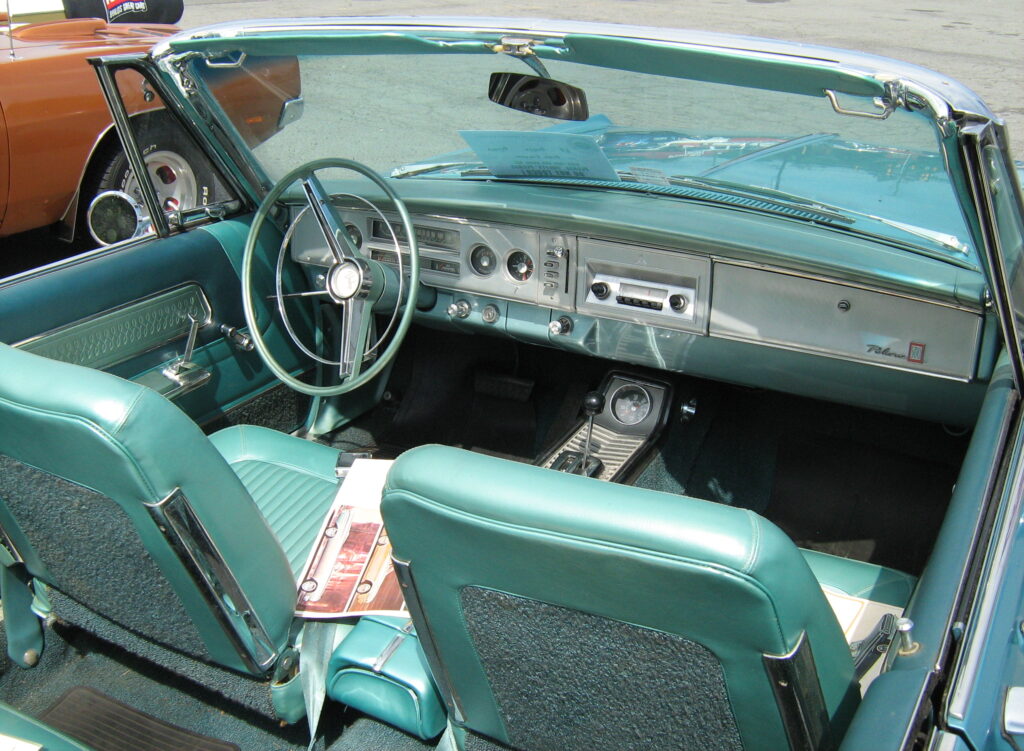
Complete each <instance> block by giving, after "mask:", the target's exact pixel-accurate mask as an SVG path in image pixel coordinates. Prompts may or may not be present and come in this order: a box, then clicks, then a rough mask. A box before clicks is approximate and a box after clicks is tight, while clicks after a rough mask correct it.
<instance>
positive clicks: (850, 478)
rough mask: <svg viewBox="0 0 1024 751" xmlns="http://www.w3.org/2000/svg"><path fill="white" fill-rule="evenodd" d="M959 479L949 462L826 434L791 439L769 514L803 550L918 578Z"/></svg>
mask: <svg viewBox="0 0 1024 751" xmlns="http://www.w3.org/2000/svg"><path fill="white" fill-rule="evenodd" d="M955 480H956V469H955V468H954V467H951V466H949V465H947V464H940V463H937V462H932V461H928V460H926V459H923V458H917V457H913V456H907V455H906V454H900V453H895V452H892V451H883V450H880V449H879V448H877V447H875V446H870V445H867V444H861V443H856V442H853V441H846V440H840V439H836V438H833V437H829V436H825V435H816V434H809V435H803V436H800V437H795V436H794V437H788V438H784V439H783V440H782V441H780V443H779V449H778V463H777V465H776V472H775V484H774V487H773V490H772V497H771V502H770V503H769V505H768V508H767V509H766V511H765V515H766V516H767V517H768V518H769V519H771V520H772V521H773V522H775V523H776V524H778V525H779V526H780V527H781V528H782V529H783V530H785V532H786V533H787V534H788V535H789V536H790V537H792V538H793V540H794V541H795V542H796V544H797V545H799V546H801V547H804V548H810V549H812V550H818V551H820V552H823V553H831V554H832V555H838V556H842V557H844V558H854V559H857V560H861V561H870V562H871V563H877V564H879V565H882V566H890V567H892V568H895V569H899V570H900V571H907V572H911V573H915V574H916V573H919V572H920V571H921V570H922V569H923V568H924V564H925V562H926V560H927V557H928V554H929V552H931V546H932V541H933V540H934V539H935V537H936V535H937V534H938V531H939V527H940V525H941V524H942V519H943V516H944V515H945V513H946V504H947V503H948V500H949V497H950V495H951V493H952V488H953V483H954V482H955Z"/></svg>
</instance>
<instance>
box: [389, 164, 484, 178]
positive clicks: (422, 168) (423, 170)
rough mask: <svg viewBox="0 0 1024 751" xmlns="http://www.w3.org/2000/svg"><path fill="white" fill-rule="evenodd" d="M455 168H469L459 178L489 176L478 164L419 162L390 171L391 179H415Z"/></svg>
mask: <svg viewBox="0 0 1024 751" xmlns="http://www.w3.org/2000/svg"><path fill="white" fill-rule="evenodd" d="M455 167H468V168H469V169H467V170H463V171H461V172H460V173H459V176H460V177H461V176H462V175H489V174H491V173H490V171H489V170H488V169H487V168H486V167H484V166H483V165H482V164H480V162H420V163H418V164H405V165H402V166H401V167H395V168H394V169H393V170H391V177H415V176H416V175H426V174H429V173H431V172H440V171H441V170H446V169H453V168H455Z"/></svg>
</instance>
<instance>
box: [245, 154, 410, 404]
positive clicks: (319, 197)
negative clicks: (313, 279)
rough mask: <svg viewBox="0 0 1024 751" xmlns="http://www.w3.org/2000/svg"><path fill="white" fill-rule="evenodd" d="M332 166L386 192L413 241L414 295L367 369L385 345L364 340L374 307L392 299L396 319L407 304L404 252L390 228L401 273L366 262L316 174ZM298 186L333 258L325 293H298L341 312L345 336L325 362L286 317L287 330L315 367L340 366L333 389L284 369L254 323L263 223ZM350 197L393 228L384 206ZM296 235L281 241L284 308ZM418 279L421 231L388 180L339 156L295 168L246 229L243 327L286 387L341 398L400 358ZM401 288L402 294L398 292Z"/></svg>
mask: <svg viewBox="0 0 1024 751" xmlns="http://www.w3.org/2000/svg"><path fill="white" fill-rule="evenodd" d="M331 167H337V168H342V169H348V170H351V171H352V172H356V173H358V174H360V175H363V176H364V177H366V178H368V179H369V180H371V181H372V182H373V183H375V184H376V185H377V187H379V188H380V189H381V190H382V191H384V193H385V194H386V195H387V197H388V198H389V199H390V200H391V202H392V204H393V205H394V208H395V210H396V211H398V214H399V216H400V217H401V219H402V226H403V228H404V230H405V238H406V241H407V242H408V243H409V270H410V273H409V279H408V284H407V286H408V289H409V292H408V296H407V298H406V302H405V309H404V310H403V311H402V314H401V317H400V319H399V321H398V327H397V328H396V329H395V332H394V336H392V338H391V341H390V342H388V344H387V346H386V347H385V348H384V350H383V351H382V352H380V353H379V354H378V355H377V359H376V360H375V361H374V362H373V364H372V365H370V367H369V368H367V369H365V370H363V362H364V360H365V358H366V356H367V354H369V353H370V352H372V351H373V350H375V349H376V348H377V346H378V345H379V344H380V341H379V340H378V342H377V343H376V344H374V345H373V346H372V347H370V346H369V342H368V341H367V339H368V337H369V331H370V323H371V322H372V320H373V308H374V306H375V305H379V304H381V305H389V304H391V302H392V296H393V305H394V311H395V314H396V315H397V312H398V310H399V308H400V306H401V304H402V300H401V288H402V286H405V284H404V283H403V280H402V267H401V259H402V256H403V255H404V254H403V253H401V252H400V248H399V247H398V238H397V237H395V234H394V231H393V230H392V239H393V240H394V243H395V254H396V256H397V258H398V261H399V267H398V268H399V272H398V275H397V276H395V274H394V272H393V271H392V270H390V269H389V268H387V267H385V266H384V265H383V264H381V263H379V262H377V261H374V260H372V259H370V258H367V257H365V256H363V255H362V254H361V253H360V252H359V250H358V249H357V248H356V246H355V244H354V243H353V242H352V240H351V238H350V237H349V235H348V232H347V231H346V230H345V227H344V225H343V224H342V223H341V222H340V221H338V217H337V215H336V214H335V213H334V209H333V208H332V207H331V203H330V194H329V193H328V192H327V191H326V190H325V189H324V186H323V185H322V184H321V182H320V180H319V179H318V178H317V176H316V172H317V171H318V170H322V169H328V168H331ZM296 182H300V183H301V184H302V190H303V192H304V193H305V195H306V201H307V202H308V204H309V205H308V207H307V208H306V209H303V212H302V213H305V212H307V211H309V212H311V213H312V214H313V216H314V217H315V218H316V222H317V225H318V226H319V227H320V231H321V232H322V233H323V236H324V239H325V240H326V241H327V246H328V247H329V248H330V250H331V256H332V262H331V266H330V268H329V269H328V270H327V273H326V279H325V289H324V290H322V291H320V290H317V291H312V292H304V293H299V295H298V296H302V297H305V296H313V295H324V296H326V297H328V298H329V299H330V300H331V301H332V302H334V303H335V304H336V305H338V306H339V307H341V308H342V323H341V335H340V342H339V346H338V352H339V359H338V360H336V361H331V360H326V359H324V358H321V357H319V356H318V355H316V354H314V353H312V352H310V351H309V350H308V349H307V348H306V347H305V346H303V345H302V343H301V342H299V341H298V339H297V338H296V337H295V335H294V333H293V332H292V331H291V325H290V323H288V319H287V317H285V319H284V323H285V327H286V328H287V329H288V333H289V335H291V336H292V339H293V340H294V341H295V343H296V344H297V345H298V346H299V348H300V349H301V350H302V351H303V352H304V353H306V354H307V355H309V356H310V357H312V358H313V359H315V360H317V361H318V362H321V363H326V364H328V365H337V366H338V374H339V377H340V378H341V382H340V383H337V384H335V385H329V386H316V385H312V384H308V383H303V382H302V381H300V380H299V379H298V378H296V377H295V376H293V375H292V374H291V373H289V372H288V371H287V370H285V368H283V367H281V364H280V363H279V362H278V361H277V359H276V358H275V357H274V355H273V353H272V352H271V351H270V347H268V346H267V342H266V340H265V339H264V337H263V333H262V332H261V331H260V327H259V325H258V321H257V318H256V307H255V305H254V304H253V266H254V264H253V259H254V255H255V252H256V246H257V244H258V239H259V236H260V231H261V230H262V229H263V224H264V222H265V221H266V219H267V216H268V215H269V213H270V212H271V210H273V208H274V207H275V205H276V204H277V200H278V199H279V198H280V197H281V196H282V195H283V194H284V192H285V191H286V190H287V189H288V188H290V187H291V186H292V185H293V184H294V183H296ZM353 197H354V198H356V199H357V200H360V201H362V202H363V203H366V204H368V205H369V206H370V208H371V209H372V210H373V211H375V212H376V213H377V214H378V216H380V217H381V219H382V220H383V221H384V225H385V226H386V227H390V226H391V223H390V222H388V221H387V220H386V219H385V218H384V215H383V213H381V211H380V209H378V208H377V206H376V205H374V204H373V203H372V202H370V201H368V200H366V199H365V198H362V197H360V196H353ZM297 222H298V216H296V219H295V222H293V224H292V228H294V226H295V223H297ZM291 234H292V229H291V228H289V231H288V233H287V234H286V235H285V238H284V240H283V241H282V243H281V250H280V255H279V258H278V263H277V270H276V274H275V276H276V279H275V286H276V289H277V297H278V302H279V303H280V302H281V298H282V297H283V296H284V295H282V293H281V269H282V261H283V258H284V253H285V248H286V246H287V245H288V242H289V240H290V238H291ZM419 278H420V263H419V250H418V248H417V247H416V232H415V230H414V228H413V224H412V219H411V218H410V216H409V212H408V210H407V209H406V207H405V203H403V201H402V199H401V198H399V197H398V194H396V193H395V191H394V189H393V188H391V186H390V185H388V184H387V182H386V181H385V180H384V178H383V177H381V176H380V175H379V174H378V173H377V172H375V171H374V170H372V169H370V168H369V167H367V166H366V165H364V164H361V163H359V162H356V161H353V160H351V159H339V158H330V159H317V160H315V161H312V162H307V163H306V164H303V165H302V166H301V167H297V168H296V169H293V170H292V171H291V172H289V173H288V174H287V175H285V176H284V177H282V178H281V179H280V180H278V181H277V182H276V183H275V184H274V187H273V188H271V190H270V192H269V193H267V195H266V197H265V198H264V199H263V202H262V203H261V204H260V207H259V209H257V210H256V215H255V217H253V220H252V226H251V227H250V228H249V236H248V237H247V238H246V241H245V254H244V256H243V257H242V307H243V309H244V311H245V323H246V325H247V326H248V327H249V336H251V337H252V342H253V344H254V345H255V348H256V352H257V353H258V354H259V356H260V358H261V359H262V360H263V362H264V363H265V364H266V366H267V367H268V368H270V370H271V372H272V373H273V374H274V375H276V376H277V377H278V378H279V379H280V380H281V381H282V382H283V383H285V384H287V385H288V386H290V387H291V388H293V389H295V390H296V391H301V392H302V393H304V394H310V395H311V396H336V395H338V394H344V393H346V392H349V391H352V390H353V389H357V388H359V387H360V386H362V385H364V384H366V383H367V382H368V381H370V380H371V379H372V378H374V377H375V376H376V375H377V374H379V373H380V372H381V371H382V370H383V369H384V368H385V367H386V366H387V365H388V363H389V362H391V360H393V359H394V357H395V355H396V354H398V348H399V347H400V346H401V344H402V340H403V339H404V338H405V334H406V332H407V331H408V330H409V325H410V324H411V323H412V315H413V312H414V311H415V310H416V296H417V290H418V288H419ZM396 286H397V287H398V289H397V290H395V289H393V288H394V287H396ZM279 307H280V309H281V310H282V312H283V309H284V308H283V305H279ZM393 322H394V316H392V323H393ZM388 328H389V330H390V328H391V327H390V326H389V327H388ZM386 335H387V331H385V333H384V336H386ZM383 338H384V337H383V336H382V337H381V339H383Z"/></svg>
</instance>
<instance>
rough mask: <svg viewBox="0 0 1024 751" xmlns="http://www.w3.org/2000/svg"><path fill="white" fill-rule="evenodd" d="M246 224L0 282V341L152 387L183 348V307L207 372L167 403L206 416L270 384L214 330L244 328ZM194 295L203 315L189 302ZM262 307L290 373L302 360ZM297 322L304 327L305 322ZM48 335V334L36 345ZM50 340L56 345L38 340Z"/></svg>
mask: <svg viewBox="0 0 1024 751" xmlns="http://www.w3.org/2000/svg"><path fill="white" fill-rule="evenodd" d="M247 229H248V221H247V220H237V219H235V220H229V221H226V222H221V223H220V224H219V225H213V226H210V227H209V228H195V229H193V230H192V231H190V232H186V233H182V234H178V235H175V236H172V237H167V238H160V239H157V238H152V239H147V240H144V241H137V242H134V243H130V244H126V245H124V246H120V247H114V248H111V249H108V250H104V251H100V252H97V253H92V254H87V255H85V256H81V257H79V258H77V259H72V260H69V261H68V262H66V263H64V264H61V265H58V266H55V267H51V268H48V269H43V270H40V271H37V272H35V273H32V274H28V275H24V276H21V277H16V278H12V279H9V280H7V281H6V282H0V341H3V342H6V343H8V344H18V343H26V344H28V346H29V348H30V349H34V348H39V349H43V350H48V354H50V355H52V356H56V357H59V358H60V359H68V360H72V361H78V362H82V363H83V364H100V365H102V366H104V367H105V369H107V370H109V371H110V372H112V373H115V374H117V375H119V376H122V377H124V378H131V379H142V380H143V381H144V382H146V383H147V385H152V384H154V383H158V384H159V383H161V382H162V380H161V379H164V376H162V375H161V371H162V369H164V368H165V367H167V366H168V365H169V364H171V363H173V362H174V361H175V360H176V359H177V358H178V357H179V356H180V355H181V354H182V352H183V351H184V348H185V343H186V340H187V335H188V330H189V326H190V321H189V315H190V313H191V314H192V315H193V316H194V317H196V318H199V319H201V321H202V323H204V324H205V325H203V326H202V327H201V328H200V330H199V332H198V336H197V341H196V346H195V351H194V354H193V358H192V359H193V361H194V362H195V363H196V364H197V365H198V366H200V367H202V368H205V369H207V370H209V372H210V378H209V380H208V381H206V382H205V383H204V384H203V385H201V386H199V387H198V388H196V389H195V390H192V391H189V392H188V393H184V394H181V395H180V396H178V397H175V402H176V403H177V404H178V405H179V406H180V407H181V408H182V409H184V410H185V411H186V412H187V413H188V414H189V415H191V416H192V417H193V419H195V420H197V421H198V422H206V421H209V420H212V419H214V418H216V417H218V416H219V415H220V414H222V412H223V411H224V410H225V409H227V408H229V407H231V406H234V405H235V404H238V403H239V402H242V401H245V400H246V399H248V398H250V397H252V396H254V395H256V394H258V393H260V392H262V391H264V390H266V389H267V388H269V387H271V386H272V385H274V384H276V379H275V378H274V377H273V375H272V374H271V373H270V372H269V371H268V370H267V369H266V368H265V367H263V364H262V362H261V361H260V359H259V357H258V355H257V354H256V353H255V352H244V351H242V350H241V349H240V348H239V347H237V346H236V345H235V344H233V343H232V342H231V341H229V340H228V339H227V338H226V337H225V336H224V334H222V333H221V325H227V326H233V327H236V328H238V329H240V330H242V331H243V332H244V331H245V319H244V316H243V314H242V304H241V298H240V286H241V282H240V280H239V277H238V273H237V271H236V269H237V268H238V259H239V257H240V255H241V250H242V247H241V246H242V242H243V241H244V238H245V236H246V232H247ZM279 242H280V235H279V234H278V233H277V232H276V230H272V229H271V230H269V231H268V232H266V233H265V236H264V238H263V242H262V243H261V245H264V246H266V247H264V248H262V249H258V255H259V257H260V258H261V259H268V258H273V257H274V255H275V254H274V252H273V250H271V249H276V247H277V244H278V243H279ZM260 265H261V269H260V271H259V276H260V277H261V280H260V281H259V282H258V283H262V284H268V280H269V279H270V278H272V276H271V274H272V269H271V268H270V266H269V261H263V262H262V263H261V264H260ZM288 281H289V282H294V281H297V280H288ZM289 286H290V285H289ZM264 289H266V290H267V291H268V292H269V291H270V290H272V287H271V286H266V287H264ZM200 291H201V294H200ZM203 297H204V298H205V300H206V301H208V303H209V314H208V315H206V313H205V310H204V309H203V305H200V304H199V303H198V302H197V300H199V299H201V298H203ZM197 306H198V307H197ZM261 313H262V315H261V316H260V319H261V324H262V325H266V326H267V327H268V329H269V332H268V334H267V335H268V336H269V337H270V340H271V342H273V344H272V346H273V347H274V349H275V351H276V352H278V353H279V354H278V356H279V357H280V358H282V363H283V364H286V367H289V368H290V369H292V370H293V372H299V370H300V365H301V361H300V360H299V358H298V356H297V355H296V354H295V352H294V349H293V348H292V347H291V346H290V345H289V344H288V343H287V342H285V341H284V339H283V338H282V336H281V334H280V333H277V332H278V328H279V327H277V326H273V325H271V323H272V316H271V312H270V309H269V308H268V307H267V306H264V309H263V310H262V311H261ZM298 323H299V325H300V326H301V327H302V328H303V329H305V330H307V331H308V326H309V322H308V321H299V322H298ZM47 334H49V335H50V337H51V338H50V339H49V340H46V341H43V342H42V343H40V339H39V338H40V337H41V336H44V335H47ZM58 337H59V338H60V342H59V343H60V345H61V346H60V347H57V346H47V345H48V344H49V343H53V342H56V339H57V338H58ZM108 363H109V365H108Z"/></svg>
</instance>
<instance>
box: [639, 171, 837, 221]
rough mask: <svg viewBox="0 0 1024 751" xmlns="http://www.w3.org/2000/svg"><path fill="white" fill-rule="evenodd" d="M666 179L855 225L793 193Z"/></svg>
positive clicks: (685, 178)
mask: <svg viewBox="0 0 1024 751" xmlns="http://www.w3.org/2000/svg"><path fill="white" fill-rule="evenodd" d="M619 176H620V177H623V178H626V179H634V180H635V179H636V178H635V176H634V175H632V174H631V173H629V172H621V173H619ZM666 179H667V180H668V183H669V185H679V186H682V187H686V188H694V189H696V190H706V191H709V192H712V193H720V194H722V195H726V196H733V197H734V198H743V199H746V200H755V201H769V202H771V203H774V204H775V205H777V206H782V207H784V208H787V209H793V210H797V211H812V212H814V213H815V214H818V215H819V216H821V217H823V218H825V219H827V220H829V221H832V222H840V223H842V224H853V222H854V219H852V218H850V216H848V214H847V212H845V211H843V210H842V209H840V208H839V207H837V206H830V205H829V204H827V203H821V202H819V201H812V200H811V199H809V198H803V197H802V196H796V195H793V194H792V193H784V192H782V191H780V190H772V189H771V188H761V187H755V186H741V185H736V184H735V183H726V182H722V181H719V180H708V179H706V178H702V177H690V176H689V175H668V176H666Z"/></svg>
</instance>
